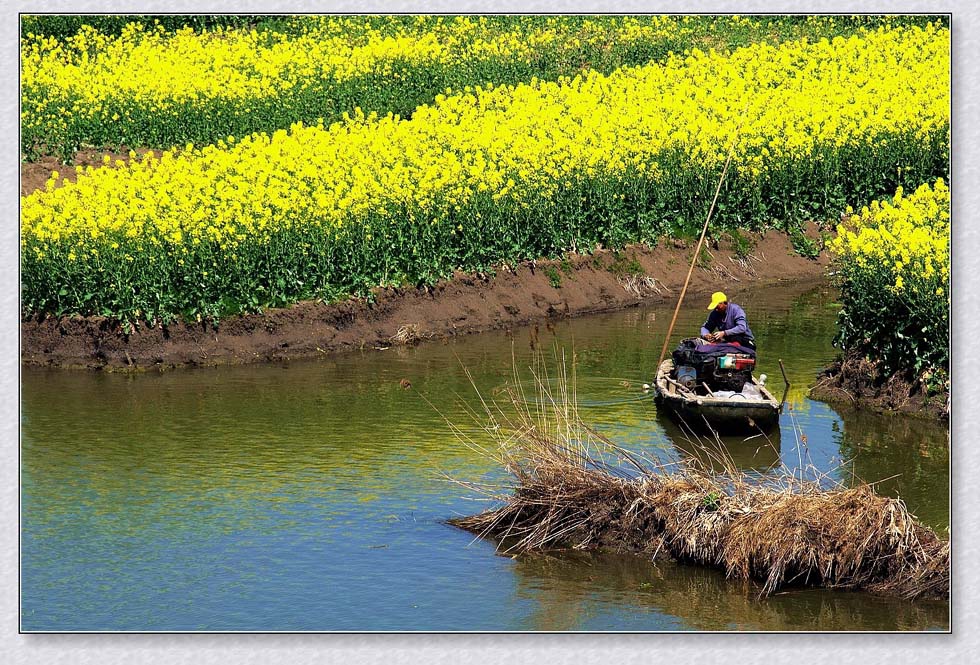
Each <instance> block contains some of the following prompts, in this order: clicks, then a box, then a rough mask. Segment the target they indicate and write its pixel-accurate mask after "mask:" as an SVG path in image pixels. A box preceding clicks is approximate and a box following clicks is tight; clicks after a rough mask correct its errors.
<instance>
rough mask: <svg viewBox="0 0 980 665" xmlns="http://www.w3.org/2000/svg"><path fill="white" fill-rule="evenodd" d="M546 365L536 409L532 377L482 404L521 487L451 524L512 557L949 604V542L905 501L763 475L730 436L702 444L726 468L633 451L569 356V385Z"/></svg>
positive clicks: (490, 491)
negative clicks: (587, 395)
mask: <svg viewBox="0 0 980 665" xmlns="http://www.w3.org/2000/svg"><path fill="white" fill-rule="evenodd" d="M535 365H536V366H535V368H533V369H532V373H533V375H534V379H535V381H534V383H535V386H536V392H537V395H536V398H535V399H533V400H529V399H527V396H526V395H525V394H524V390H523V388H521V383H520V381H519V380H517V381H515V386H516V387H514V388H511V389H509V390H507V391H505V395H506V399H505V400H503V401H502V402H498V401H491V402H489V403H488V402H486V401H485V400H483V398H482V396H481V401H482V403H483V406H484V407H485V409H486V411H487V414H488V415H489V421H486V420H483V423H484V426H485V429H486V430H487V431H488V432H490V433H491V434H492V436H493V437H494V439H495V440H496V442H497V444H498V450H497V451H496V453H492V452H490V451H487V450H486V449H485V448H483V447H479V450H480V451H481V452H483V453H485V454H496V455H497V456H498V458H499V460H500V461H501V463H502V464H503V465H504V466H505V467H506V468H507V470H508V471H509V472H510V473H511V474H512V475H513V477H514V480H515V482H514V485H513V487H511V488H509V489H510V491H509V492H508V491H501V490H500V488H485V487H480V486H478V485H474V484H470V483H462V484H463V485H465V486H466V487H468V488H471V489H474V490H477V491H480V492H481V493H483V494H484V495H486V496H488V497H489V498H491V499H494V500H496V501H498V502H499V505H498V507H495V508H493V509H491V510H487V511H486V512H483V513H480V514H477V515H473V516H469V517H461V518H454V519H451V520H449V522H450V524H453V525H455V526H457V527H460V528H462V529H465V530H467V531H470V532H472V533H474V534H477V535H479V536H480V537H483V538H492V539H495V540H497V541H498V547H499V548H500V549H502V550H504V551H506V552H527V551H533V550H543V549H550V548H562V547H570V548H576V549H581V548H593V547H603V548H609V549H612V550H617V551H626V552H634V553H640V554H646V555H652V556H653V557H654V558H656V557H657V556H669V557H672V558H674V559H675V560H679V561H685V562H691V563H698V564H703V565H708V566H714V567H720V568H723V569H724V570H725V571H726V573H727V574H728V576H729V577H733V578H740V579H753V580H757V581H759V582H761V584H762V589H761V592H760V596H764V595H768V594H771V593H772V592H773V591H775V590H777V589H779V588H781V587H783V586H785V585H789V584H809V585H819V586H825V587H834V588H846V589H864V590H868V591H873V592H878V593H886V594H895V595H900V596H903V597H906V598H948V597H949V564H950V546H949V542H948V541H946V540H943V539H941V538H940V537H939V536H937V535H936V533H935V532H934V531H932V530H931V529H929V528H928V527H926V526H923V525H922V524H920V523H919V522H918V521H917V520H916V519H915V517H914V516H913V515H912V514H910V513H909V511H908V509H907V508H906V506H905V504H904V502H902V501H901V500H900V499H893V498H888V497H883V496H879V495H878V494H876V493H875V491H874V489H873V488H872V487H871V486H870V485H867V484H862V485H859V486H856V487H844V486H842V485H837V486H834V487H830V488H827V487H825V482H821V481H820V480H817V481H811V480H803V479H801V478H797V476H796V474H795V473H790V472H789V470H785V471H786V472H785V473H783V474H781V475H780V476H778V477H777V478H776V479H773V477H771V476H770V478H769V479H768V480H759V479H750V478H748V477H747V476H745V475H744V474H743V473H741V472H739V471H738V470H737V469H736V468H735V465H734V464H733V463H730V460H726V459H725V454H724V449H723V445H722V444H721V441H720V439H718V438H717V437H715V441H714V442H713V443H712V442H704V441H702V442H701V445H702V446H703V450H702V452H707V454H708V456H709V457H712V458H713V459H716V460H719V461H721V463H722V464H723V469H724V470H723V471H721V472H718V471H713V470H709V469H708V468H707V467H706V466H705V465H704V464H701V463H698V462H697V461H695V460H693V459H692V460H685V461H684V462H683V463H680V464H677V463H675V464H664V463H658V462H655V461H652V460H650V459H647V458H643V457H640V456H638V455H636V454H632V453H629V452H627V451H625V450H623V449H621V448H619V447H617V446H616V445H615V444H613V443H612V442H611V441H609V440H608V439H606V438H605V437H603V436H602V435H600V434H599V433H598V432H596V431H595V430H594V429H592V428H590V427H589V426H588V425H587V424H585V423H584V422H583V421H582V419H581V418H580V417H579V413H578V410H577V407H576V400H575V392H574V365H573V372H572V376H571V377H569V376H568V375H567V374H566V372H565V369H564V361H563V359H562V362H561V363H560V369H559V376H558V377H557V381H556V386H557V387H556V388H552V387H551V384H552V381H551V379H550V378H549V377H548V376H547V369H546V368H545V367H544V365H543V363H541V362H540V359H538V360H536V361H535ZM515 379H519V377H517V376H516V371H515ZM473 415H475V414H473ZM455 431H456V432H457V433H461V432H462V430H460V429H458V428H455ZM464 436H465V435H464ZM465 438H466V439H468V441H467V445H475V444H474V442H473V440H472V439H471V438H470V437H465ZM823 480H824V481H825V480H826V479H823ZM457 482H458V481H457Z"/></svg>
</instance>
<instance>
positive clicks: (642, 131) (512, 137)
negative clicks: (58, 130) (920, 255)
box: [22, 28, 949, 245]
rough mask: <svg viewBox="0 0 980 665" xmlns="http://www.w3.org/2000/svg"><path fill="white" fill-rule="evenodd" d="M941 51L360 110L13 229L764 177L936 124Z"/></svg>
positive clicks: (867, 51)
mask: <svg viewBox="0 0 980 665" xmlns="http://www.w3.org/2000/svg"><path fill="white" fill-rule="evenodd" d="M948 47H949V43H948V32H947V31H945V30H937V29H930V30H920V29H917V28H915V29H901V30H893V31H884V30H882V31H878V32H874V33H871V34H869V35H867V36H865V37H863V38H858V37H852V38H850V39H842V38H841V39H836V40H834V42H833V43H831V42H820V43H816V44H808V43H806V42H805V40H804V41H803V42H797V43H789V44H786V45H784V46H782V47H780V48H774V47H771V46H767V45H765V44H761V45H757V46H753V47H750V48H746V49H742V50H740V51H737V52H736V53H735V54H734V55H733V56H732V57H730V58H724V57H721V56H719V55H717V54H714V53H703V52H698V51H695V52H693V53H691V54H690V55H688V56H686V57H679V58H674V59H672V60H671V61H670V62H669V63H668V64H666V65H665V66H657V65H654V66H648V67H640V68H626V69H624V70H621V71H619V72H617V73H615V74H613V75H611V76H602V75H598V74H591V75H587V76H584V77H576V78H575V79H574V80H562V81H559V82H557V83H542V82H537V81H532V82H530V83H529V84H526V85H519V86H516V87H513V86H504V87H500V88H490V89H481V88H476V89H472V90H470V89H467V90H464V91H461V94H456V95H450V96H440V97H438V98H437V102H436V103H435V104H434V105H432V106H429V107H421V108H419V109H418V110H417V112H416V114H415V116H414V117H413V118H412V120H410V121H405V120H400V119H397V118H394V117H392V116H388V117H385V118H381V119H376V118H374V117H364V116H363V114H356V115H355V117H353V118H351V119H350V120H349V121H347V122H344V123H336V124H334V125H333V126H331V127H329V128H321V127H304V126H301V125H299V124H297V125H295V126H293V127H292V128H291V130H290V131H289V132H287V131H285V130H281V131H278V132H275V133H274V134H273V135H272V136H268V135H265V134H256V135H253V136H250V137H246V138H244V139H243V140H241V141H240V142H238V143H237V144H235V145H230V144H227V143H225V142H223V141H221V142H219V143H218V144H216V145H213V146H208V147H206V148H203V149H192V147H191V146H188V149H187V150H184V151H181V152H180V153H179V154H178V153H177V152H175V151H166V152H164V153H163V155H162V157H161V158H160V159H155V158H154V157H153V156H152V153H151V155H150V156H149V157H148V158H147V159H145V160H144V161H142V162H139V163H136V164H134V165H132V166H131V167H129V168H125V169H114V168H113V169H102V170H94V169H86V170H85V173H84V174H83V176H82V177H79V178H78V181H77V183H75V184H65V185H64V186H63V187H57V188H56V187H55V184H56V183H55V182H50V183H49V184H48V187H47V191H44V192H38V193H36V194H34V195H32V196H29V197H27V198H26V199H25V201H24V205H23V209H22V212H23V215H22V219H23V230H24V235H25V238H35V239H38V240H51V241H57V240H58V239H60V238H62V237H63V236H66V235H72V234H77V233H84V234H85V235H87V236H91V237H93V238H94V237H98V236H99V235H101V234H104V233H109V232H116V231H118V232H122V233H124V234H125V235H127V236H129V237H143V236H145V235H146V233H147V232H148V231H151V230H155V231H157V232H159V233H154V234H151V235H153V236H154V237H160V238H167V239H170V240H173V241H176V239H177V238H178V237H180V238H183V237H185V236H187V237H188V238H194V239H198V240H200V239H205V238H206V239H213V240H221V241H222V242H228V243H230V244H232V245H234V244H236V242H237V241H239V240H241V239H243V238H244V237H245V236H248V235H250V234H252V233H255V232H256V231H263V232H264V231H265V230H266V229H269V228H274V227H278V226H279V225H282V224H288V223H289V222H290V220H295V219H318V220H323V221H324V222H327V225H328V226H331V227H336V226H339V225H341V224H343V223H347V222H350V221H353V220H356V219H358V218H360V217H362V216H363V215H364V214H365V213H367V212H369V211H379V210H382V211H383V210H385V209H387V208H392V207H394V208H400V207H402V206H406V207H407V209H408V210H409V214H410V215H411V216H412V217H413V218H416V217H426V218H428V219H430V220H432V221H434V220H435V218H436V215H435V214H434V213H433V210H434V208H433V206H436V205H437V203H441V204H442V205H444V206H448V207H449V208H451V209H456V210H458V209H460V207H461V206H463V205H465V204H466V202H467V200H468V199H470V198H471V197H472V196H473V195H474V194H475V193H478V192H485V191H490V192H492V193H493V196H494V198H495V199H503V198H508V197H509V198H511V199H513V200H516V201H518V202H521V203H524V204H530V203H531V202H532V201H533V200H538V199H548V198H549V197H551V196H553V195H554V194H555V193H556V192H557V191H558V190H559V189H560V188H561V187H562V186H563V183H564V182H565V181H566V180H567V179H568V178H570V177H571V176H572V175H573V174H581V173H584V174H585V175H588V176H592V175H595V174H596V173H600V172H601V173H605V174H611V175H613V176H622V175H624V174H626V173H627V172H635V171H639V172H645V173H647V174H648V175H653V176H656V174H658V173H659V170H660V165H659V164H658V162H657V158H658V157H659V156H660V155H662V154H663V153H665V152H666V151H668V150H671V149H680V150H683V151H684V152H685V153H687V154H688V155H689V157H690V158H691V159H692V160H693V162H694V164H696V165H707V166H713V165H715V164H718V163H720V162H721V161H723V160H724V159H725V156H726V153H727V148H728V145H727V144H728V142H729V138H730V137H732V136H733V135H735V133H736V130H737V129H738V130H740V133H739V139H738V144H737V159H736V162H735V163H736V164H737V165H738V168H739V169H743V170H747V171H749V172H751V173H753V174H758V173H760V172H761V170H762V169H763V168H764V167H766V165H767V164H769V163H771V162H774V161H778V160H781V159H798V158H805V157H806V156H807V155H809V154H810V153H811V152H812V151H814V150H815V149H816V148H817V147H818V146H827V145H830V146H834V145H840V144H847V143H850V142H855V141H863V142H873V141H874V140H875V138H876V136H878V135H884V134H887V133H889V132H893V133H894V132H902V131H909V130H914V131H916V132H918V133H920V134H926V133H928V132H930V131H933V130H935V129H937V128H941V127H943V126H944V125H946V124H947V123H948V120H949V117H948V114H949V86H948V69H949V61H948V57H949V50H948ZM744 119H748V120H747V121H746V120H744ZM229 140H233V139H232V137H229Z"/></svg>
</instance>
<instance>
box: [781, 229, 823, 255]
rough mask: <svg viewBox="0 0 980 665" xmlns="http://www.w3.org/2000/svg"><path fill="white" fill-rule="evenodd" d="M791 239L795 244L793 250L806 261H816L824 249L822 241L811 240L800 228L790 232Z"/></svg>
mask: <svg viewBox="0 0 980 665" xmlns="http://www.w3.org/2000/svg"><path fill="white" fill-rule="evenodd" d="M789 239H790V242H791V243H792V244H793V250H794V251H795V252H796V253H797V254H799V255H800V256H802V257H803V258H805V259H816V258H817V257H818V256H820V251H821V250H822V249H823V243H822V242H821V241H819V240H814V239H813V238H810V237H809V236H807V235H806V233H805V232H804V231H803V229H802V228H800V227H795V228H793V229H792V230H790V233H789Z"/></svg>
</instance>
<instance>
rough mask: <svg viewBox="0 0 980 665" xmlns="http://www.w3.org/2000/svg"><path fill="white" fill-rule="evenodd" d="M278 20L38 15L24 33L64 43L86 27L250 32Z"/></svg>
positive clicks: (25, 23)
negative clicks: (248, 29) (60, 40)
mask: <svg viewBox="0 0 980 665" xmlns="http://www.w3.org/2000/svg"><path fill="white" fill-rule="evenodd" d="M278 20H279V17H277V16H275V15H270V14H249V15H236V14H206V15H202V14H162V15H153V14H149V15H147V14H37V15H25V16H23V17H22V18H21V24H20V26H21V28H20V29H21V34H22V35H25V36H26V35H31V34H33V35H37V36H39V37H57V38H59V39H64V38H65V37H71V36H72V35H74V34H76V33H77V32H78V31H79V30H80V29H81V28H82V26H84V25H88V26H91V27H93V28H95V29H96V30H98V31H99V32H101V33H103V34H106V35H118V34H120V33H121V32H122V30H123V28H124V27H126V26H127V25H128V24H130V23H142V24H144V25H154V24H159V25H162V26H163V27H164V28H165V29H166V30H171V31H172V30H179V29H181V28H194V29H195V30H204V29H211V28H217V27H227V28H247V27H251V26H256V25H259V24H262V23H263V22H268V21H278Z"/></svg>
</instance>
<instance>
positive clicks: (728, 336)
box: [701, 291, 755, 350]
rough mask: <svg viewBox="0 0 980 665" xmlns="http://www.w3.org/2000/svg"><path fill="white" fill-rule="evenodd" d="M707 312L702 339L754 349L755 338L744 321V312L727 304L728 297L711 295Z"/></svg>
mask: <svg viewBox="0 0 980 665" xmlns="http://www.w3.org/2000/svg"><path fill="white" fill-rule="evenodd" d="M708 311H709V312H711V313H710V314H708V320H707V321H705V322H704V325H703V326H701V337H702V338H704V339H705V340H706V341H708V342H711V343H713V344H732V343H738V344H739V345H740V346H747V347H749V348H751V349H753V350H754V349H755V336H754V335H753V334H752V329H751V328H749V324H748V322H747V321H746V320H745V310H743V309H742V308H741V307H739V306H738V305H736V304H735V303H733V302H732V303H730V302H728V296H726V295H725V294H724V293H722V292H721V291H715V292H714V293H712V294H711V304H710V305H708Z"/></svg>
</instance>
